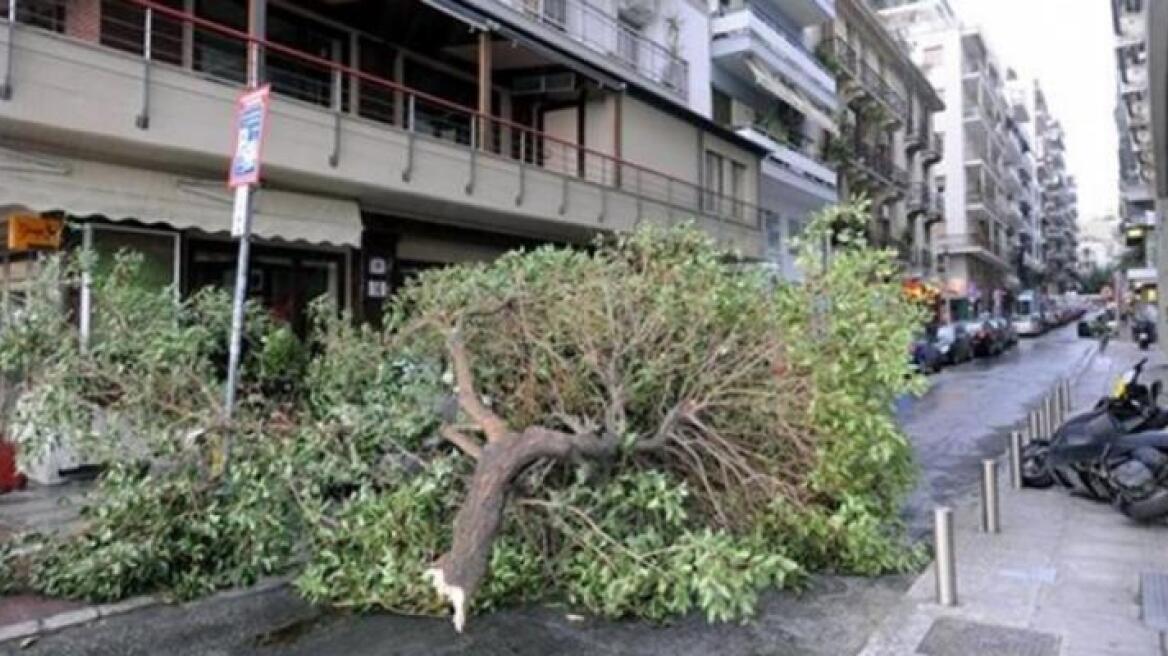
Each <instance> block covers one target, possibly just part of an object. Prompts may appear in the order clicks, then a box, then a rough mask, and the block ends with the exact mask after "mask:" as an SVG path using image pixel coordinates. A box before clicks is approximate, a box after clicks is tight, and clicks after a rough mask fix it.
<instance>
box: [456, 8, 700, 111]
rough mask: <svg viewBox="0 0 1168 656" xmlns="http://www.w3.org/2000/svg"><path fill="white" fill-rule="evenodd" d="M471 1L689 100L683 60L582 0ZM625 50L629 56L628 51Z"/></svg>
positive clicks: (606, 65) (687, 78)
mask: <svg viewBox="0 0 1168 656" xmlns="http://www.w3.org/2000/svg"><path fill="white" fill-rule="evenodd" d="M476 4H479V5H483V8H485V9H487V10H488V11H492V12H493V13H502V14H503V15H505V16H508V17H510V18H513V19H514V20H515V21H516V22H518V23H521V24H526V25H528V26H531V27H534V28H535V32H537V33H539V32H542V34H539V35H540V36H543V37H544V38H545V39H547V40H548V41H550V42H552V43H557V42H560V41H563V37H565V36H566V37H568V39H570V40H571V42H572V43H574V44H576V45H578V46H580V47H582V48H583V49H585V50H586V51H588V53H589V54H590V55H592V56H593V57H596V58H597V59H599V61H600V63H602V64H604V65H605V67H606V68H609V69H610V70H614V71H616V72H618V73H619V72H624V71H631V72H633V73H635V74H636V75H637V76H638V77H640V78H641V79H642V80H644V81H646V82H649V83H650V84H651V85H652V86H653V87H654V88H658V89H662V90H664V91H665V92H667V93H669V94H670V95H672V96H673V97H674V98H676V99H677V100H680V101H682V102H687V101H688V100H689V62H687V61H686V60H685V59H683V58H682V57H681V56H680V55H677V54H675V53H673V52H670V50H669V48H666V47H665V46H664V45H663V44H661V43H658V42H657V41H655V40H653V39H650V38H648V37H647V36H645V35H644V34H642V33H640V32H638V31H636V30H632V29H629V28H628V27H627V26H625V25H624V24H622V23H621V22H620V21H619V20H617V17H616V15H615V13H609V12H607V11H605V10H604V9H602V7H603V6H604V5H601V4H593V3H591V2H588V0H478V2H476ZM630 53H631V56H630Z"/></svg>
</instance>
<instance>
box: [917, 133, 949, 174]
mask: <svg viewBox="0 0 1168 656" xmlns="http://www.w3.org/2000/svg"><path fill="white" fill-rule="evenodd" d="M944 157H945V140H944V139H942V138H941V135H940V134H937V133H936V132H934V133H933V134H931V135H929V140H928V142H927V144H926V146H925V150H924V153H923V154H922V156H921V158H922V159H921V161H922V162H924V164H925V166H929V165H932V164H936V163H937V162H940V161H941V160H942V159H943V158H944Z"/></svg>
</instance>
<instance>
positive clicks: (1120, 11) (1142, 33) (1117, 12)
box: [1111, 0, 1158, 297]
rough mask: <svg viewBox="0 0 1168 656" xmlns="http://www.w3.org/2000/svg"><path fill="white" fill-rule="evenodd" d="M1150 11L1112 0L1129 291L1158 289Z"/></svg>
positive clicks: (1132, 0)
mask: <svg viewBox="0 0 1168 656" xmlns="http://www.w3.org/2000/svg"><path fill="white" fill-rule="evenodd" d="M1147 14H1148V7H1147V4H1146V3H1145V2H1143V0H1112V3H1111V18H1112V27H1113V29H1114V31H1115V66H1116V103H1115V124H1116V128H1117V131H1118V133H1119V220H1120V231H1121V232H1122V234H1123V239H1124V243H1125V244H1126V246H1127V248H1129V249H1130V250H1131V251H1132V253H1133V255H1134V257H1133V258H1132V259H1134V260H1136V261H1135V262H1133V264H1134V265H1135V266H1132V267H1130V268H1129V269H1128V270H1127V271H1125V276H1126V278H1127V280H1128V282H1129V284H1130V285H1131V286H1132V287H1133V289H1132V291H1133V292H1135V293H1136V294H1137V295H1142V296H1145V297H1146V296H1147V295H1148V293H1149V292H1150V291H1151V290H1153V289H1155V288H1157V285H1158V281H1157V279H1158V275H1157V272H1156V251H1157V248H1156V238H1155V237H1156V235H1155V230H1156V225H1157V221H1156V203H1155V195H1154V193H1153V181H1154V178H1155V176H1154V170H1155V162H1154V159H1153V155H1152V125H1151V112H1150V93H1149V84H1148V81H1149V79H1148V42H1147V33H1148V15H1147Z"/></svg>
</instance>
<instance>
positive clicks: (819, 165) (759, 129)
mask: <svg viewBox="0 0 1168 656" xmlns="http://www.w3.org/2000/svg"><path fill="white" fill-rule="evenodd" d="M735 131H736V132H738V134H739V135H741V136H742V137H745V138H746V139H749V140H751V141H753V142H754V143H757V144H759V145H761V146H763V147H765V148H767V149H768V150H769V151H770V155H769V156H768V157H767V158H766V160H765V161H764V163H763V169H762V172H763V175H764V177H769V178H774V179H776V180H778V181H779V182H782V183H783V184H784V185H786V186H789V187H793V188H795V189H798V190H799V191H800V192H802V193H803V194H807V195H809V196H811V197H814V198H816V199H818V200H820V201H822V202H828V203H831V202H835V201H837V200H838V199H839V194H838V189H837V185H836V180H837V176H836V172H835V169H833V168H831V167H830V166H828V165H827V164H825V163H824V162H823V161H821V160H820V159H819V153H818V151H817V149H816V148H815V144H814V143H812V142H810V141H809V140H807V139H805V138H802V137H801V136H796V135H795V134H794V133H787V134H781V135H777V134H775V132H774V131H773V130H770V129H768V127H767V126H764V125H747V126H742V127H739V128H737V129H736V130H735ZM764 191H765V189H764ZM762 204H763V205H767V206H769V205H770V203H768V202H763V203H762Z"/></svg>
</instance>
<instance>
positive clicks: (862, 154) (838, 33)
mask: <svg viewBox="0 0 1168 656" xmlns="http://www.w3.org/2000/svg"><path fill="white" fill-rule="evenodd" d="M871 4H872V5H873V6H869V2H865V1H864V0H837V2H836V17H835V20H834V21H832V23H831V24H830V25H828V26H826V27H825V28H824V30H823V32H822V36H821V45H820V52H821V53H822V54H823V56H824V57H825V58H827V60H828V61H829V65H830V66H831V67H832V68H833V69H834V70H835V73H836V81H837V84H838V86H839V91H840V96H841V98H842V100H843V101H844V103H845V106H844V112H843V113H842V117H841V119H840V122H839V127H838V130H837V131H836V132H835V133H834V134H833V135H832V138H831V139H829V141H828V156H829V158H831V159H832V160H833V161H834V162H835V163H836V165H837V166H838V167H839V172H840V195H841V196H842V197H851V196H854V195H863V196H865V197H867V198H869V199H870V200H871V201H872V211H873V224H872V225H871V227H870V230H869V236H870V240H871V241H872V243H873V244H875V245H877V246H882V247H889V248H894V249H895V250H896V251H897V253H898V256H899V259H900V261H901V263H902V264H903V265H904V267H905V269H906V271H907V272H908V273H909V274H910V275H911V276H914V277H929V276H932V275H933V274H934V273H935V257H934V253H935V249H936V244H935V243H934V242H933V241H932V240H931V239H930V237H929V236H930V234H931V232H932V230H931V226H932V225H933V224H935V223H937V222H939V221H941V220H942V216H943V213H944V204H943V202H942V200H941V196H940V195H939V194H938V192H937V187H936V184H935V181H934V180H933V171H932V167H933V165H934V164H935V163H936V162H937V161H938V160H939V159H940V157H941V154H942V146H941V142H940V140H939V139H938V138H936V136H935V134H934V131H933V115H934V114H935V113H936V112H938V111H940V110H941V109H942V108H943V107H944V105H943V104H942V102H941V99H940V97H939V96H938V95H937V93H936V91H935V90H934V88H933V85H932V84H931V83H930V82H929V80H928V79H927V78H926V77H925V75H924V74H923V73H922V72H921V70H920V69H919V68H917V66H916V65H915V64H914V63H913V61H912V60H911V59H910V57H909V54H908V51H907V46H906V44H904V43H903V42H902V41H901V40H900V39H899V38H898V37H897V36H896V35H895V34H894V33H893V32H892V31H890V29H889V28H888V27H887V26H886V25H885V20H884V18H883V17H882V16H881V15H880V14H878V13H877V12H876V11H875V9H874V7H876V8H879V6H881V3H875V2H873V3H871Z"/></svg>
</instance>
